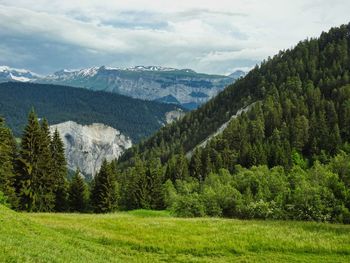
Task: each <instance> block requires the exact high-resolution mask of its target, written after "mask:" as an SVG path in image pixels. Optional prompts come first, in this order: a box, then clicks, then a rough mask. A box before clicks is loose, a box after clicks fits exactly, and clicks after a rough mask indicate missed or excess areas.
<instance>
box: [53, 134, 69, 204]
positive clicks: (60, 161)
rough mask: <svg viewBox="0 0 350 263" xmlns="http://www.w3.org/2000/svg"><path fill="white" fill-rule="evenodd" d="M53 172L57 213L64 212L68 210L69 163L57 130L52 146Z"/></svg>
mask: <svg viewBox="0 0 350 263" xmlns="http://www.w3.org/2000/svg"><path fill="white" fill-rule="evenodd" d="M50 152H51V170H52V176H53V179H54V180H55V191H54V194H55V211H64V210H65V209H66V208H67V190H68V189H67V188H68V182H67V173H68V171H67V162H66V158H65V156H64V145H63V142H62V140H61V137H60V134H59V132H58V130H57V129H56V130H55V132H54V133H53V136H52V140H51V144H50Z"/></svg>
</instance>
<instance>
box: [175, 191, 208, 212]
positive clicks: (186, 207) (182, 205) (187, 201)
mask: <svg viewBox="0 0 350 263" xmlns="http://www.w3.org/2000/svg"><path fill="white" fill-rule="evenodd" d="M204 211H205V208H204V205H203V203H202V202H201V200H200V196H199V195H198V194H197V193H193V194H188V195H183V196H179V197H178V198H177V200H176V201H175V203H174V205H173V213H174V214H175V215H176V216H179V217H201V216H205V212H204Z"/></svg>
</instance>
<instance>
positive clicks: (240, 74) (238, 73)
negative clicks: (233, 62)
mask: <svg viewBox="0 0 350 263" xmlns="http://www.w3.org/2000/svg"><path fill="white" fill-rule="evenodd" d="M245 75H247V72H245V71H243V70H236V71H235V72H233V73H231V74H230V75H228V76H229V77H230V78H233V79H236V80H237V79H239V78H241V77H244V76H245Z"/></svg>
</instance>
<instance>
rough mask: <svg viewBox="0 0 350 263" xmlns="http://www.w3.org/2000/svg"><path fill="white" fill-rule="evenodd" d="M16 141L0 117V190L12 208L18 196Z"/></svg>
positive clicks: (15, 205) (16, 203)
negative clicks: (16, 183) (15, 166)
mask: <svg viewBox="0 0 350 263" xmlns="http://www.w3.org/2000/svg"><path fill="white" fill-rule="evenodd" d="M15 156H16V143H15V140H14V137H13V135H12V133H11V131H10V129H8V128H7V127H6V126H5V122H4V120H3V119H2V118H0V191H1V192H3V193H4V194H5V196H6V197H7V200H8V202H9V203H10V206H11V207H12V208H17V206H18V198H17V195H16V190H15V172H14V161H15V160H14V158H15Z"/></svg>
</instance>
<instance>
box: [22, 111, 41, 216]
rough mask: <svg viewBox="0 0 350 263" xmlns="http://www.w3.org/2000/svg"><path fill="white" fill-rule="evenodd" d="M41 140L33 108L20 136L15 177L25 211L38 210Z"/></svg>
mask: <svg viewBox="0 0 350 263" xmlns="http://www.w3.org/2000/svg"><path fill="white" fill-rule="evenodd" d="M41 140H42V133H41V128H40V125H39V121H38V118H37V116H36V114H35V112H34V110H31V112H30V113H29V116H28V123H27V126H26V127H25V129H24V133H23V136H22V141H21V149H20V157H19V162H18V169H19V177H18V178H17V185H18V186H19V196H20V206H21V208H22V209H25V210H27V211H35V210H38V204H37V202H38V201H37V200H38V198H39V196H38V195H39V191H38V190H39V186H40V174H39V169H38V163H39V156H40V154H41V145H40V141H41Z"/></svg>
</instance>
